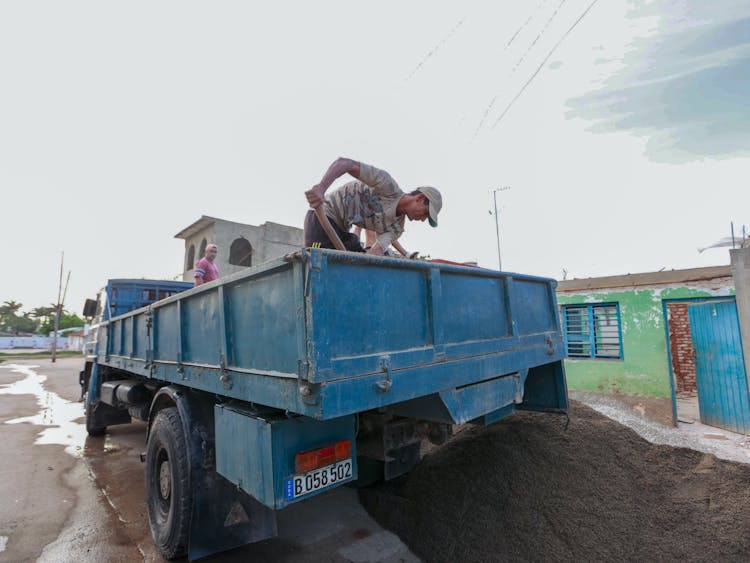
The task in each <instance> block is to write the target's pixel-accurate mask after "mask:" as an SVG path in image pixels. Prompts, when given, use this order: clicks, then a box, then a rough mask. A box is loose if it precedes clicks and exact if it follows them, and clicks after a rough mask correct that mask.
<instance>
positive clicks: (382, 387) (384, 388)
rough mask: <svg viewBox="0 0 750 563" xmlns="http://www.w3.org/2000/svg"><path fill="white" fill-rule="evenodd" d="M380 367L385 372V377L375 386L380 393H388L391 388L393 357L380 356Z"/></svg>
mask: <svg viewBox="0 0 750 563" xmlns="http://www.w3.org/2000/svg"><path fill="white" fill-rule="evenodd" d="M378 367H379V368H380V371H383V372H385V379H383V380H381V381H378V382H376V383H374V384H373V388H374V389H375V391H377V392H378V393H387V392H388V391H390V390H391V385H392V382H391V357H390V356H380V358H378Z"/></svg>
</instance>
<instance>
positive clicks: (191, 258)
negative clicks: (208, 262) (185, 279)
mask: <svg viewBox="0 0 750 563" xmlns="http://www.w3.org/2000/svg"><path fill="white" fill-rule="evenodd" d="M194 264H195V245H194V244H191V245H190V248H188V251H187V263H186V264H185V266H187V267H186V268H185V271H187V270H192V269H193V265H194Z"/></svg>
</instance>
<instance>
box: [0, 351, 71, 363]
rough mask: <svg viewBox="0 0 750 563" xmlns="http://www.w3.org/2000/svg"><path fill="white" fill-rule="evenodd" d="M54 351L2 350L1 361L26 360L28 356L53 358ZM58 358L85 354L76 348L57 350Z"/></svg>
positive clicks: (0, 353)
mask: <svg viewBox="0 0 750 563" xmlns="http://www.w3.org/2000/svg"><path fill="white" fill-rule="evenodd" d="M51 357H52V352H51V351H50V350H40V351H39V352H28V353H24V354H19V353H18V352H0V362H3V361H5V360H24V359H27V358H34V359H39V358H51ZM57 357H58V358H75V357H83V354H82V353H81V352H76V351H75V350H60V351H58V352H57Z"/></svg>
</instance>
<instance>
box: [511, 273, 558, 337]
mask: <svg viewBox="0 0 750 563" xmlns="http://www.w3.org/2000/svg"><path fill="white" fill-rule="evenodd" d="M513 284H514V288H513V289H514V291H513V294H512V297H513V309H514V311H516V313H517V314H516V315H515V320H516V323H517V324H518V331H519V333H520V334H536V333H540V332H548V331H554V330H558V329H557V320H556V317H557V311H556V309H555V307H554V288H555V282H553V281H550V280H541V279H537V280H533V281H532V280H524V279H514V280H513Z"/></svg>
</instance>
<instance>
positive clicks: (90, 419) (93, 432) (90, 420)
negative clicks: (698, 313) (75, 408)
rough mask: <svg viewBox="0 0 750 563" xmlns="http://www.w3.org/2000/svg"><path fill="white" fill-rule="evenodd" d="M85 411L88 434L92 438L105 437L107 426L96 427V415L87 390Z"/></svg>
mask: <svg viewBox="0 0 750 563" xmlns="http://www.w3.org/2000/svg"><path fill="white" fill-rule="evenodd" d="M83 405H84V407H83V408H84V410H85V411H86V432H87V433H88V435H89V436H91V437H92V438H96V437H97V436H103V435H104V433H105V432H106V431H107V427H106V426H96V425H95V423H94V413H93V412H92V410H93V409H92V408H91V405H90V404H89V392H88V389H87V390H86V398H85V399H84V403H83Z"/></svg>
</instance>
